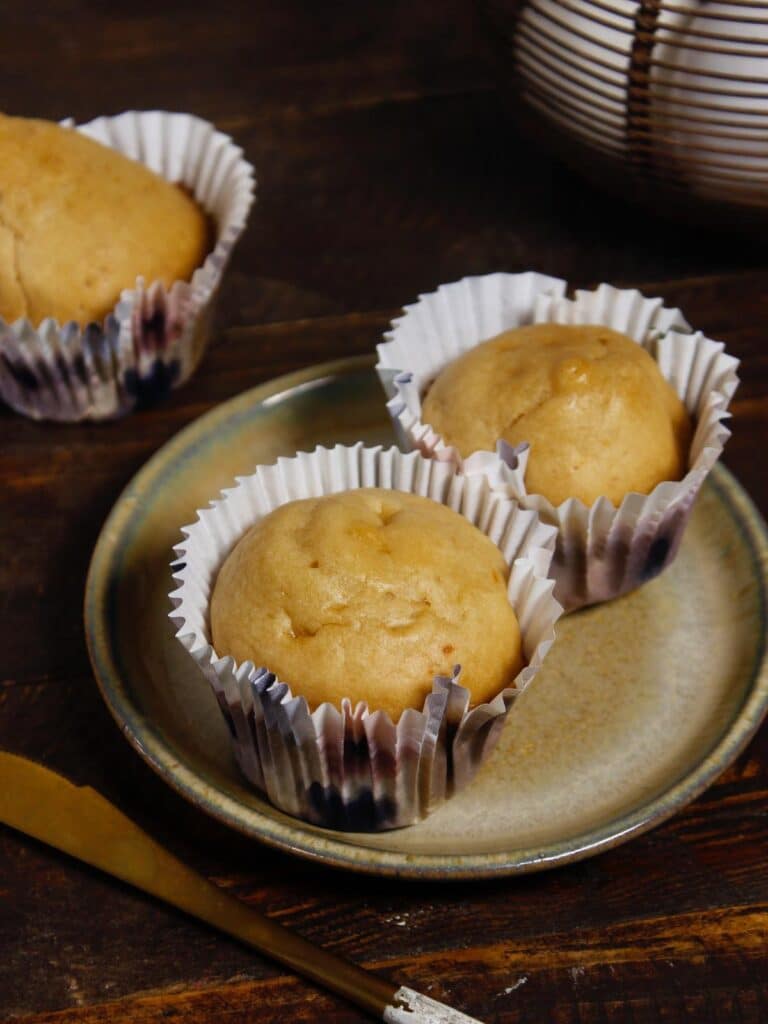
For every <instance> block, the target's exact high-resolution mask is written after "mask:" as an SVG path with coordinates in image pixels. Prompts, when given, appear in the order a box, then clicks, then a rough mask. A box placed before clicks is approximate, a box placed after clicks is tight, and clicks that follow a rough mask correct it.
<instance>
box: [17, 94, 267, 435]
mask: <svg viewBox="0 0 768 1024" xmlns="http://www.w3.org/2000/svg"><path fill="white" fill-rule="evenodd" d="M0 157H1V159H0V395H1V396H2V398H3V399H4V400H5V401H6V402H7V403H8V404H9V405H11V406H12V407H13V408H15V409H17V410H18V411H20V412H23V413H25V414H27V415H30V416H33V417H35V418H39V419H41V418H47V419H60V420H76V419H86V418H88V419H102V418H109V417H113V416H117V415H120V414H122V413H125V412H127V411H129V410H130V409H131V408H133V407H135V406H136V405H137V404H140V403H145V402H149V401H152V400H154V399H156V398H158V397H160V396H161V395H162V394H164V393H166V392H167V391H169V390H170V389H171V388H174V387H177V386H178V385H180V384H181V383H183V382H184V381H185V380H186V379H188V377H189V376H190V374H191V373H192V372H193V370H194V368H195V366H196V365H197V362H198V361H199V358H200V356H201V354H202V351H203V348H204V346H205V342H206V341H207V332H208V326H209V320H210V305H211V301H212V298H213V295H214V293H215V290H216V288H217V286H218V284H219V281H220V278H221V274H222V272H223V269H224V267H225V265H226V262H227V260H228V257H229V254H230V252H231V250H232V247H233V246H234V244H235V242H236V240H237V238H238V237H239V235H240V233H241V232H242V230H243V228H244V226H245V222H246V219H247V216H248V212H249V209H250V206H251V203H252V200H253V169H252V168H251V166H250V165H249V164H248V163H247V162H246V161H245V160H244V159H243V158H242V152H241V150H240V149H238V148H237V147H236V146H234V144H233V143H232V142H231V140H230V139H229V138H228V137H227V136H224V135H222V134H220V133H218V132H216V130H215V129H214V128H213V126H212V125H209V124H207V123H206V122H204V121H202V120H200V119H199V118H196V117H193V116H192V115H188V114H168V113H164V112H161V111H153V112H148V113H138V112H132V113H127V114H122V115H119V116H118V117H114V118H99V119H98V120H96V121H93V122H91V123H90V124H88V125H84V126H82V127H80V128H77V129H76V128H74V127H71V126H61V125H55V124H52V123H50V122H45V121H37V120H30V119H25V118H12V117H6V116H0Z"/></svg>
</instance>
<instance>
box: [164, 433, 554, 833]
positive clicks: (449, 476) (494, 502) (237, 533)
mask: <svg viewBox="0 0 768 1024" xmlns="http://www.w3.org/2000/svg"><path fill="white" fill-rule="evenodd" d="M358 487H385V488H390V489H394V490H400V491H406V492H409V493H413V494H419V495H423V496H425V497H429V498H432V499H434V500H435V501H439V502H441V503H442V504H445V505H447V506H449V507H450V508H452V509H454V510H455V511H457V512H460V513H461V514H462V515H464V516H465V517H466V518H467V519H469V520H470V522H472V523H474V524H475V525H476V526H477V527H478V528H479V529H481V530H482V531H483V532H484V533H485V534H486V535H487V536H488V537H490V538H491V540H493V541H494V543H495V544H496V545H497V546H498V547H499V548H500V550H501V551H502V553H503V555H504V558H505V559H506V561H507V562H508V564H509V565H510V567H511V571H510V577H509V584H508V594H509V599H510V602H511V604H512V606H513V608H514V609H515V612H516V614H517V618H518V621H519V624H520V630H521V636H522V643H523V652H524V655H525V659H526V666H525V668H524V669H523V670H522V671H521V672H520V674H519V675H518V676H517V678H516V679H515V680H514V682H513V684H512V685H511V686H509V687H508V688H506V689H504V690H502V691H501V693H499V694H498V695H497V696H496V697H495V698H494V699H493V700H492V701H490V702H489V703H486V704H481V705H478V706H477V707H473V708H470V706H469V696H470V695H469V692H468V691H467V690H466V689H465V688H464V687H463V686H461V685H460V683H459V681H458V680H459V672H460V667H458V666H456V667H455V668H454V671H453V674H452V675H451V676H450V677H448V676H445V677H443V676H439V677H437V678H436V679H435V681H434V686H433V690H432V693H431V694H429V696H428V697H427V698H426V700H425V701H424V706H423V707H422V708H421V709H417V708H413V709H408V710H406V711H404V712H403V713H402V715H401V716H400V718H399V719H398V721H397V722H393V721H392V720H391V718H390V717H389V716H388V715H387V714H386V713H385V712H383V711H373V712H370V711H369V710H368V708H367V705H366V704H364V703H359V704H357V706H354V707H353V705H352V703H351V701H349V700H344V701H343V702H342V704H341V707H336V706H333V705H331V704H328V703H326V704H322V705H320V706H319V707H318V708H316V709H315V710H314V711H310V709H309V706H308V704H307V701H306V700H305V699H304V698H303V697H301V696H295V697H294V696H293V694H292V692H291V689H290V687H289V685H288V681H281V680H279V679H277V678H276V677H275V676H274V675H273V674H272V673H271V672H270V671H269V669H268V667H259V666H255V665H254V664H252V663H251V662H245V663H243V664H237V663H236V662H235V661H234V660H233V659H232V658H231V657H219V656H218V654H217V653H216V651H215V650H214V649H213V647H212V644H211V636H210V627H209V621H208V606H209V600H210V595H211V591H212V588H213V585H214V582H215V579H216V576H217V574H218V570H219V568H220V566H221V564H222V563H223V561H224V559H225V558H226V556H227V554H228V553H229V551H230V550H231V548H232V547H233V545H234V544H235V543H236V542H237V540H239V538H240V537H241V536H242V535H243V534H244V533H245V531H246V530H247V529H248V528H249V527H250V526H252V525H253V524H254V523H255V522H258V520H259V519H261V518H262V517H263V516H265V515H267V514H268V513H269V512H271V511H272V510H273V509H275V508H277V507H278V506H280V505H282V504H285V503H286V502H289V501H293V500H295V499H298V498H306V497H312V496H320V495H324V494H332V493H335V492H338V491H343V490H348V489H353V488H358ZM182 533H183V534H184V535H185V540H184V541H182V543H180V544H179V545H178V546H177V548H176V554H177V558H178V561H177V562H176V563H175V564H174V566H173V570H174V579H175V580H176V582H177V583H178V588H177V589H175V590H174V591H173V593H172V594H171V595H170V596H171V601H172V603H173V606H174V611H173V612H172V613H171V618H172V619H173V620H174V622H175V623H176V625H177V626H178V632H177V634H176V635H177V637H178V639H179V641H180V642H181V643H182V644H183V645H184V647H185V648H186V649H187V650H188V651H189V653H190V654H191V655H192V658H193V659H194V661H195V662H196V663H197V665H199V667H200V668H201V669H202V671H203V672H204V674H205V676H206V677H207V679H208V681H209V682H210V683H211V685H212V687H213V690H214V692H215V693H216V696H217V698H218V702H219V705H220V707H221V709H222V712H223V714H224V717H225V719H226V721H227V723H228V726H229V730H230V734H231V737H232V743H233V748H234V753H235V757H236V759H237V762H238V764H239V765H240V768H241V769H242V771H243V773H244V774H245V776H246V777H247V778H248V779H249V781H250V782H251V783H252V784H253V785H254V786H256V787H257V788H258V789H259V790H261V791H263V792H264V793H266V795H267V796H268V797H269V799H270V800H271V801H272V803H273V804H275V805H276V806H277V807H279V808H281V809H282V810H284V811H286V812H287V813H288V814H292V815H295V816H297V817H300V818H304V819H306V820H308V821H311V822H313V823H315V824H318V825H323V826H326V827H329V828H339V829H354V830H383V829H389V828H396V827H399V826H402V825H409V824H412V823H413V822H416V821H418V820H419V819H421V818H423V817H424V816H425V815H427V814H428V813H429V812H430V811H431V810H432V809H433V808H434V807H435V806H436V805H437V804H438V803H439V802H440V801H441V800H443V799H444V798H445V797H447V796H449V795H450V794H451V793H452V792H453V791H455V790H456V789H459V788H460V787H462V786H464V785H466V783H467V782H468V781H469V780H470V779H471V778H472V776H473V775H474V773H475V771H476V770H477V767H478V765H479V764H480V762H481V761H482V759H483V757H484V756H485V755H486V753H487V752H488V751H489V750H490V749H491V747H492V745H493V743H494V741H495V739H496V737H497V736H498V732H499V730H500V729H501V727H502V725H503V722H504V720H505V717H506V715H507V713H508V711H509V709H510V707H511V706H512V704H513V702H514V700H515V697H516V696H517V695H518V693H519V692H520V691H521V690H522V689H523V688H524V687H525V686H527V685H528V683H529V682H530V681H531V679H532V678H533V677H534V675H535V674H536V672H537V671H538V669H539V667H540V665H541V662H542V659H543V658H544V655H545V654H546V652H547V651H548V649H549V647H550V646H551V644H552V641H553V639H554V624H555V622H556V620H557V618H558V617H559V615H560V614H561V611H562V609H561V608H560V606H559V605H558V603H557V601H556V600H555V599H554V597H553V594H552V591H553V587H554V583H553V581H552V580H551V579H548V578H547V571H548V568H549V565H550V562H551V559H552V552H553V550H554V543H555V536H556V531H555V530H554V529H553V528H552V527H549V526H546V525H544V524H543V523H541V521H540V520H539V517H538V515H537V514H536V513H535V512H532V511H529V510H524V509H521V508H520V507H519V505H518V504H517V503H516V502H515V501H512V500H510V499H509V498H507V497H505V496H504V495H501V494H499V493H497V492H494V491H493V490H492V488H491V487H490V486H489V485H488V482H487V481H486V480H485V479H484V478H483V477H481V476H479V475H477V476H474V477H467V476H462V475H461V474H459V473H457V472H456V470H455V468H454V467H453V466H451V465H449V464H446V463H440V462H436V461H433V460H429V459H425V458H424V457H423V456H422V455H420V454H419V453H417V452H413V453H411V454H409V455H404V454H403V453H402V452H400V451H398V450H397V449H395V448H390V449H388V450H384V449H382V448H381V447H376V448H365V447H364V446H363V444H362V442H360V443H358V444H355V445H353V446H351V447H344V446H338V447H336V448H333V449H326V448H317V449H316V450H315V451H314V452H312V453H309V454H307V453H302V454H299V455H297V456H296V457H294V458H291V459H279V460H278V461H277V463H276V464H274V465H271V466H261V467H259V468H258V469H257V470H256V472H255V473H254V474H253V475H251V476H247V477H242V478H239V480H238V483H237V486H236V487H234V488H233V489H232V490H229V491H225V492H224V495H223V496H222V498H221V499H220V500H218V501H216V502H213V503H212V505H211V507H210V508H208V509H205V510H203V511H201V512H199V514H198V519H197V521H196V522H195V523H194V524H193V525H191V526H187V527H184V529H183V531H182ZM371 671H375V667H372V669H371Z"/></svg>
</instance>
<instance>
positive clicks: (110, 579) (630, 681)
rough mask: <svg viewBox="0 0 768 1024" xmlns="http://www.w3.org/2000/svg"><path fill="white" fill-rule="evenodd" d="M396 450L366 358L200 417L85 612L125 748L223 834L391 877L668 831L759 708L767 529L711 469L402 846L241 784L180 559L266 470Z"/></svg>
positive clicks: (104, 563) (147, 475) (477, 867)
mask: <svg viewBox="0 0 768 1024" xmlns="http://www.w3.org/2000/svg"><path fill="white" fill-rule="evenodd" d="M358 438H362V439H363V440H364V441H366V442H368V443H377V442H387V443H388V442H391V440H392V434H391V431H390V427H389V424H388V421H387V418H386V412H385V409H384V400H383V396H382V393H381V391H380V387H379V384H378V381H377V379H376V376H375V374H374V372H373V369H372V360H369V359H367V358H365V359H362V360H361V359H357V360H347V361H344V362H337V363H330V364H327V365H324V366H320V367H315V368H311V369H309V370H304V371H301V372H299V373H295V374H292V375H290V376H288V377H283V378H281V379H279V380H275V381H272V382H270V383H268V384H265V385H263V386H261V387H258V388H255V389H254V390H252V391H248V392H247V393H245V394H243V395H240V396H239V397H237V398H235V399H233V400H232V401H229V402H227V403H225V404H223V405H221V406H219V407H218V408H216V409H214V410H213V411H212V412H210V413H208V414H207V415H205V416H203V417H202V418H201V419H199V420H197V421H196V422H195V423H193V424H192V425H191V426H189V427H187V428H186V429H185V430H183V431H182V432H181V433H180V434H178V435H177V437H175V438H174V439H173V440H172V441H170V442H169V443H168V444H167V445H165V447H164V448H162V449H161V450H160V451H159V452H157V454H155V455H154V456H153V457H152V458H151V459H150V460H149V462H148V463H147V464H146V465H145V466H144V468H143V469H142V470H141V471H140V472H139V473H138V474H137V475H136V476H135V477H134V479H133V480H132V481H131V483H130V484H129V485H128V487H127V488H126V490H125V491H124V492H123V494H122V496H121V497H120V499H119V500H118V502H117V504H116V505H115V508H114V509H113V511H112V513H111V515H110V517H109V519H108V520H107V522H106V524H105V526H104V529H103V531H102V533H101V536H100V538H99V542H98V544H97V546H96V550H95V552H94V555H93V560H92V563H91V569H90V574H89V578H88V585H87V592H86V601H85V620H86V631H87V636H88V643H89V648H90V652H91V659H92V662H93V668H94V671H95V674H96V678H97V680H98V683H99V686H100V687H101V691H102V693H103V695H104V699H105V700H106V702H107V704H108V705H109V707H110V709H111V711H112V713H113V715H114V716H115V718H116V719H117V721H118V723H119V724H120V725H121V727H122V729H123V731H124V732H125V735H126V736H127V738H128V739H129V741H130V742H131V743H132V744H133V745H134V747H135V748H136V750H138V752H139V753H140V754H141V756H142V757H144V758H145V759H146V760H147V761H148V762H149V763H150V764H151V765H152V767H153V768H154V769H155V770H156V771H157V772H158V773H159V774H160V775H161V776H162V777H163V778H164V779H165V780H166V781H167V782H168V783H170V785H172V786H173V787H175V788H176V789H177V790H178V791H179V792H180V793H181V794H183V795H184V796H185V797H187V798H188V799H189V800H191V801H192V802H193V803H195V804H197V805H198V806H199V807H200V808H201V809H202V810H204V811H206V812H207V813H209V814H212V815H214V816H215V817H216V818H219V819H220V820H221V821H223V822H225V823H227V824H228V825H231V826H233V827H234V828H237V829H239V830H240V831H242V832H244V833H247V834H248V835H251V836H253V837H254V838H257V839H260V840H263V841H265V842H267V843H271V844H273V845H274V846H278V847H282V848H284V849H286V850H290V851H291V852H293V853H297V854H301V855H303V856H306V857H309V858H314V859H317V860H319V861H324V862H326V863H330V864H335V865H338V866H339V867H345V868H350V869H354V870H358V871H366V872H371V873H377V874H383V875H400V876H404V877H406V876H411V877H416V876H420V877H430V878H462V877H482V876H487V875H502V874H511V873H514V872H523V871H532V870H536V869H539V868H544V867H549V866H552V865H555V864H562V863H564V862H567V861H571V860H576V859H578V858H581V857H585V856H588V855H589V854H592V853H596V852H598V851H600V850H604V849H606V848H608V847H610V846H613V845H616V844H618V843H620V842H623V841H625V840H626V839H629V838H630V837H631V836H633V835H635V834H637V833H639V832H641V831H643V830H645V829H648V828H650V827H651V826H652V825H654V824H656V823H658V822H660V821H662V820H663V819H664V818H667V817H669V815H671V814H672V813H674V811H676V810H678V809H679V808H680V807H682V806H683V805H684V804H686V803H687V802H688V801H690V800H691V799H693V798H694V797H695V796H696V795H697V794H698V793H700V792H701V791H702V790H703V789H704V788H705V787H706V786H707V784H708V783H710V782H711V781H712V780H713V779H714V778H715V777H716V776H717V775H718V774H719V773H720V772H722V771H723V770H724V769H725V768H726V767H727V765H728V764H730V762H731V761H732V760H733V759H734V758H735V757H736V755H737V754H738V753H739V751H740V750H741V749H742V748H743V747H744V745H745V744H746V742H747V741H748V739H749V737H750V736H751V735H752V733H753V732H754V731H755V729H756V728H757V726H758V724H759V722H760V720H761V718H762V716H763V714H764V712H765V710H766V706H768V669H767V668H766V650H765V647H766V620H765V616H766V560H767V552H768V545H767V544H766V528H765V525H764V523H763V521H762V520H761V518H760V516H759V515H758V513H757V512H756V510H755V509H754V507H753V505H752V503H751V502H750V500H749V498H748V497H747V495H746V494H745V493H744V491H743V490H742V489H741V487H740V486H739V484H738V483H737V482H736V481H735V480H734V478H733V477H732V476H731V475H730V474H729V473H728V472H727V470H725V469H724V468H722V467H717V468H716V471H715V472H714V473H713V474H712V475H711V478H710V480H709V481H708V483H707V484H706V486H705V487H704V489H703V491H702V493H701V495H700V497H699V499H698V502H697V505H696V509H695V511H694V514H693V517H692V520H691V523H690V526H689V528H688V530H687V532H686V535H685V539H684V542H683V545H682V548H681V551H680V554H679V556H678V558H677V560H676V562H675V563H674V565H672V566H671V567H670V569H669V570H668V571H667V572H666V573H664V575H663V576H661V577H660V578H658V579H657V580H654V581H653V582H652V583H649V584H648V585H646V586H645V587H643V588H642V589H641V590H639V591H636V592H635V593H633V594H630V595H628V596H627V597H624V598H622V599H620V600H618V601H614V602H613V603H611V604H608V605H603V606H600V607H597V608H593V609H589V610H587V611H582V612H579V613H577V614H575V615H572V616H570V617H569V618H567V619H566V620H564V621H563V622H562V623H561V624H560V625H559V626H558V640H557V643H556V644H555V647H554V648H553V650H552V652H551V653H550V655H549V656H548V659H547V662H546V663H545V666H544V669H543V670H542V672H541V673H540V675H539V676H538V677H537V679H536V681H535V682H534V684H533V685H532V686H531V688H530V689H529V690H527V691H526V693H525V694H524V695H523V696H522V697H521V698H520V700H519V701H518V703H517V705H516V707H515V709H514V711H513V713H512V714H511V716H510V719H509V721H508V724H507V727H506V729H505V731H504V733H503V735H502V738H501V741H500V743H499V746H498V747H497V749H496V751H495V753H494V754H493V756H492V757H491V758H490V759H489V761H488V762H487V763H486V765H485V766H484V767H483V769H482V771H481V772H480V774H479V776H478V777H477V779H476V780H475V782H474V783H473V784H472V785H471V786H469V787H468V788H467V789H466V790H464V791H463V792H462V793H460V794H459V795H458V796H456V797H454V798H453V799H452V800H450V801H448V802H447V803H446V804H444V805H443V806H442V807H441V808H439V809H438V810H437V811H436V812H435V813H434V814H433V815H432V816H431V817H430V818H429V819H427V820H426V821H424V822H422V823H420V824H418V825H415V826H412V827H411V828H406V829H401V830H398V831H394V832H386V833H379V834H352V833H337V832H329V831H325V830H323V829H319V828H315V827H313V826H311V825H307V824H305V823H303V822H301V821H298V820H296V819H294V818H290V817H289V816H287V815H285V814H283V813H282V812H280V811H278V810H276V809H275V808H273V807H272V806H271V805H270V804H269V803H268V802H267V801H266V800H265V799H263V798H261V797H260V796H259V795H258V794H257V793H256V792H253V791H252V790H251V789H249V788H248V786H247V785H246V783H245V781H244V780H243V778H242V777H241V776H240V774H239V773H238V770H237V768H236V766H235V763H234V761H233V758H232V756H231V754H230V751H229V746H228V741H227V731H226V728H225V725H224V722H223V720H222V718H221V715H220V713H219V710H218V707H217V705H216V701H215V699H214V697H213V695H212V693H211V691H210V689H209V687H208V684H207V683H206V681H205V680H204V678H203V677H202V675H200V674H199V672H198V670H197V669H196V667H195V666H194V663H193V662H192V661H191V659H190V658H189V656H188V655H187V654H186V652H185V651H184V650H183V649H182V648H181V646H180V645H179V644H178V643H177V641H176V640H174V637H173V629H172V625H171V623H170V622H169V620H168V610H169V602H168V597H167V595H168V592H169V590H170V589H171V578H170V573H169V563H170V561H171V549H172V546H173V544H174V543H176V541H177V540H178V539H179V536H180V534H179V528H180V526H182V525H183V524H184V523H189V522H191V521H192V520H193V519H194V517H195V511H196V509H198V508H200V507H202V506H204V505H206V504H207V503H208V501H209V499H211V498H213V497H215V496H217V495H218V493H219V491H220V490H221V488H223V487H225V486H228V485H230V484H231V483H232V482H233V480H234V477H235V476H236V475H238V474H243V473H247V472H250V471H251V470H252V469H253V467H254V466H255V465H256V464H257V463H260V462H271V461H272V460H274V459H275V458H276V457H277V456H278V455H287V454H292V453H293V452H294V451H296V450H297V449H305V450H306V449H311V448H313V447H314V446H315V445H316V444H318V443H323V444H330V443H335V442H343V443H350V442H352V441H354V440H356V439H358Z"/></svg>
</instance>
